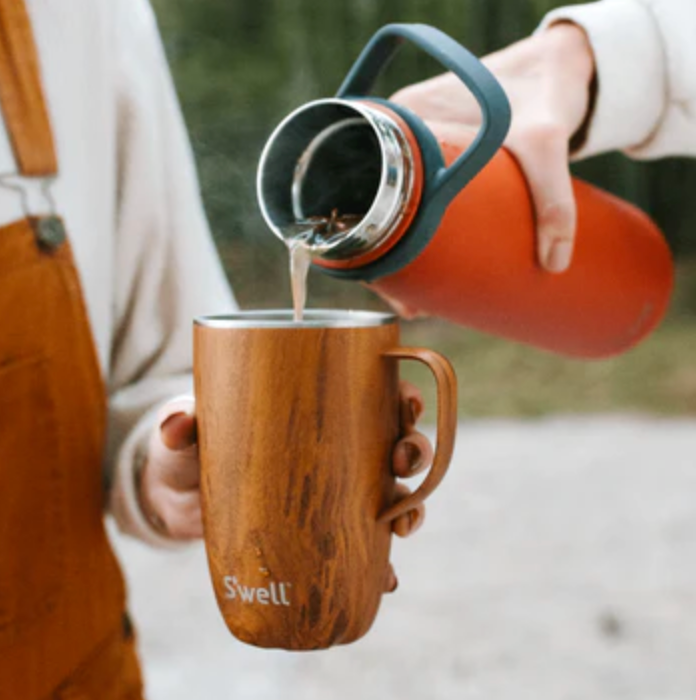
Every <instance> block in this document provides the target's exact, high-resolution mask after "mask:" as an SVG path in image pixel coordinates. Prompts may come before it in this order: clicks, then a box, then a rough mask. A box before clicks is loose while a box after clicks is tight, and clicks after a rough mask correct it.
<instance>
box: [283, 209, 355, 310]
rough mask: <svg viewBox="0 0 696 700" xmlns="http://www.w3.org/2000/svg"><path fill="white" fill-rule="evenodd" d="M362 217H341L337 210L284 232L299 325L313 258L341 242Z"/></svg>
mask: <svg viewBox="0 0 696 700" xmlns="http://www.w3.org/2000/svg"><path fill="white" fill-rule="evenodd" d="M361 218H362V217H360V216H358V215H356V214H339V213H338V209H336V208H334V209H332V210H331V215H330V216H329V217H326V216H311V217H309V218H307V219H301V220H298V221H297V222H296V223H295V224H292V225H291V226H288V227H286V228H285V229H284V230H283V238H284V240H285V244H286V245H287V248H288V254H289V257H290V284H291V287H292V302H293V309H294V319H295V321H296V322H298V323H299V322H300V321H302V318H303V315H304V308H305V304H306V302H307V274H308V272H309V268H310V266H311V263H312V257H313V255H315V254H316V253H317V252H318V251H319V250H326V249H327V248H330V247H331V246H332V245H337V244H338V243H340V242H341V241H342V240H343V237H344V236H345V235H348V234H349V233H350V231H351V230H352V227H353V226H355V225H356V224H357V223H359V222H360V219H361Z"/></svg>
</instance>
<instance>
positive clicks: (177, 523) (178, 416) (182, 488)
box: [140, 382, 433, 591]
mask: <svg viewBox="0 0 696 700" xmlns="http://www.w3.org/2000/svg"><path fill="white" fill-rule="evenodd" d="M399 401H400V411H399V417H400V438H399V440H398V442H397V443H396V445H395V446H394V451H393V454H392V472H393V473H394V475H395V476H396V477H399V478H408V477H412V476H415V475H417V474H419V473H421V472H422V471H423V470H424V469H427V468H428V466H429V465H430V463H431V461H432V455H433V448H432V445H431V444H430V441H429V440H428V439H427V438H426V437H425V435H423V434H422V433H420V432H418V431H417V430H416V422H417V421H418V419H419V417H420V416H421V414H422V413H423V408H424V406H423V398H422V396H421V393H420V391H419V390H418V389H417V388H416V387H414V386H413V385H412V384H409V383H408V382H401V385H400V397H399ZM157 423H158V427H157V429H156V430H155V431H153V434H152V437H151V439H150V447H149V451H148V457H147V461H146V463H145V465H144V467H143V469H142V471H141V476H140V500H141V504H142V506H143V509H144V511H145V513H146V514H147V515H148V517H149V519H150V520H151V521H152V522H154V523H157V525H158V529H159V530H161V532H162V533H163V534H166V535H167V536H169V537H171V538H172V539H174V540H192V539H198V538H200V537H202V536H203V521H202V519H201V500H200V460H199V457H198V445H197V427H196V405H195V401H194V399H193V397H180V398H177V399H174V400H172V401H169V402H168V403H167V404H166V405H165V406H163V408H162V409H161V411H160V413H159V416H158V421H157ZM399 494H400V496H401V497H405V496H407V495H408V494H409V489H408V487H407V486H405V485H403V484H400V485H399ZM424 511H425V508H424V506H423V505H422V504H419V505H417V506H415V507H414V508H413V509H411V510H410V511H409V512H408V513H405V514H404V515H401V516H400V517H399V518H397V519H396V520H394V521H393V523H392V531H393V532H394V534H396V535H397V536H399V537H408V536H409V535H411V534H413V533H414V532H415V531H416V530H418V528H419V527H420V526H421V524H422V522H423V517H424ZM394 588H396V577H395V576H393V574H392V577H391V578H390V579H389V580H388V582H387V590H388V591H391V590H393V589H394Z"/></svg>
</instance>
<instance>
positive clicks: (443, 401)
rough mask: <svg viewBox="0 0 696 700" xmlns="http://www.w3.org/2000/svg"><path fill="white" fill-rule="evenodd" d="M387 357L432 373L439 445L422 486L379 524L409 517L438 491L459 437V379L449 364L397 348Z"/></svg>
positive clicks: (428, 352)
mask: <svg viewBox="0 0 696 700" xmlns="http://www.w3.org/2000/svg"><path fill="white" fill-rule="evenodd" d="M384 356H385V357H393V358H396V359H400V360H416V361H417V362H422V363H423V364H424V365H427V367H428V368H429V369H430V371H431V372H432V373H433V375H434V377H435V382H436V384H437V444H436V446H435V456H434V457H433V465H432V467H431V468H430V471H429V472H428V475H427V476H426V477H425V479H424V481H423V483H422V484H421V485H420V486H419V488H418V489H417V490H416V491H414V492H413V493H412V494H410V495H409V496H406V498H403V499H402V500H400V501H397V502H396V503H394V504H392V505H391V506H389V507H388V508H387V509H386V510H385V511H384V512H382V513H381V514H380V515H379V517H378V521H379V522H388V521H391V520H394V519H395V518H398V517H399V516H400V515H403V514H404V513H407V512H408V511H409V510H411V509H412V508H415V507H416V506H417V505H419V504H421V503H422V502H423V501H424V500H425V499H426V498H427V497H428V496H429V495H430V494H431V493H432V492H433V491H434V490H435V489H436V488H437V487H438V485H439V484H440V482H441V481H442V479H443V478H444V476H445V474H446V473H447V470H448V469H449V465H450V461H451V459H452V452H453V450H454V440H455V437H456V434H457V376H456V375H455V373H454V369H453V368H452V365H451V364H450V363H449V360H447V359H445V358H444V357H443V356H442V355H440V354H439V353H436V352H434V351H433V350H426V349H424V348H398V349H396V350H390V351H389V352H386V353H384Z"/></svg>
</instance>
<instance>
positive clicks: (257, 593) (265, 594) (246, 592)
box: [222, 576, 292, 605]
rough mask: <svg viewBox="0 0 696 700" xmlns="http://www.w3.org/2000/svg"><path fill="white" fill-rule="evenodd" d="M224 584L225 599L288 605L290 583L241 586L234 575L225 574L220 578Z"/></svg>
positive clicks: (260, 603) (248, 602) (249, 602)
mask: <svg viewBox="0 0 696 700" xmlns="http://www.w3.org/2000/svg"><path fill="white" fill-rule="evenodd" d="M222 582H223V584H224V585H225V598H226V599H227V600H240V601H241V602H242V603H247V604H251V603H258V604H259V605H290V601H289V600H288V597H287V593H288V590H287V589H288V588H290V587H291V586H292V584H291V583H275V582H271V583H269V584H268V588H265V587H263V586H259V587H257V588H253V587H251V586H243V585H242V584H240V583H239V581H238V580H237V577H236V576H225V577H224V578H223V579H222Z"/></svg>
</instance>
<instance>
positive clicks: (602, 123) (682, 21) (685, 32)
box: [540, 0, 696, 159]
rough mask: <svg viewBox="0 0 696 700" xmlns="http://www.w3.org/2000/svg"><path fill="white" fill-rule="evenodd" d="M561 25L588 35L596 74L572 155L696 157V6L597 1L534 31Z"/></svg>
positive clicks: (670, 0)
mask: <svg viewBox="0 0 696 700" xmlns="http://www.w3.org/2000/svg"><path fill="white" fill-rule="evenodd" d="M563 20H567V21H572V22H574V23H575V24H578V25H579V26H581V27H583V29H584V30H585V31H586V32H587V35H588V37H589V39H590V43H591V44H592V48H593V50H594V54H595V62H596V66H597V77H598V95H597V103H596V107H595V112H594V116H593V118H592V123H591V124H590V129H589V132H588V137H587V140H586V142H585V143H584V145H583V146H582V148H581V149H580V150H579V151H578V152H577V153H576V154H575V156H576V157H577V158H586V157H588V156H591V155H595V154H598V153H603V152H606V151H613V150H622V151H625V152H626V153H627V154H628V155H630V156H631V157H634V158H643V159H649V158H660V157H663V156H669V155H686V156H696V41H695V40H694V38H695V37H696V2H695V1H694V0H600V2H593V3H589V4H584V5H574V6H570V7H564V8H560V9H557V10H554V11H552V12H551V13H549V14H548V15H547V16H546V17H545V18H544V20H543V22H542V24H541V27H540V29H541V30H543V29H544V28H546V27H548V26H549V25H551V24H553V23H554V22H558V21H563Z"/></svg>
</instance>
